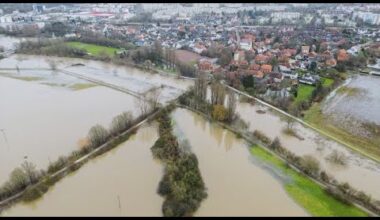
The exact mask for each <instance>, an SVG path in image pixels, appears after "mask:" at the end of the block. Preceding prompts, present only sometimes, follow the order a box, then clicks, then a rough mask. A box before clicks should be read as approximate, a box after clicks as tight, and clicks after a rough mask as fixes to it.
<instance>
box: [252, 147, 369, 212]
mask: <svg viewBox="0 0 380 220" xmlns="http://www.w3.org/2000/svg"><path fill="white" fill-rule="evenodd" d="M250 152H251V154H252V155H254V156H256V157H257V158H259V159H261V160H263V161H265V162H269V163H271V164H272V165H274V166H275V167H276V168H277V169H279V170H281V171H282V172H283V173H285V174H287V175H288V176H289V177H291V178H292V181H291V182H289V183H286V184H285V190H286V191H287V192H288V194H289V195H290V196H291V197H292V198H293V199H294V200H295V201H296V202H297V203H298V204H299V205H301V206H302V207H303V208H304V209H305V210H306V211H307V212H308V213H309V214H311V215H313V216H368V214H367V213H365V212H364V211H362V210H360V209H358V208H356V207H355V206H353V205H346V204H344V203H342V202H340V201H338V200H337V199H335V198H334V197H332V196H330V195H329V194H328V193H327V192H325V190H324V189H323V188H322V187H321V186H320V185H318V184H317V183H315V182H313V181H312V180H310V179H309V178H308V177H306V176H304V175H303V174H301V173H298V172H296V171H295V170H293V169H292V168H289V167H287V166H286V164H285V163H284V162H283V161H282V160H280V159H279V158H277V157H276V156H274V155H272V154H271V153H269V152H267V151H265V150H264V149H262V147H259V146H257V145H255V146H252V147H251V148H250Z"/></svg>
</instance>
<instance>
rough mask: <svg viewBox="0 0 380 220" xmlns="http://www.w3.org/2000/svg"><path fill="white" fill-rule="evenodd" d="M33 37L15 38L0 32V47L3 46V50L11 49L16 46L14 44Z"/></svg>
mask: <svg viewBox="0 0 380 220" xmlns="http://www.w3.org/2000/svg"><path fill="white" fill-rule="evenodd" d="M32 39H33V38H17V37H10V36H5V35H2V34H0V47H3V48H4V50H13V49H15V48H16V45H17V44H18V43H20V42H21V41H24V40H32Z"/></svg>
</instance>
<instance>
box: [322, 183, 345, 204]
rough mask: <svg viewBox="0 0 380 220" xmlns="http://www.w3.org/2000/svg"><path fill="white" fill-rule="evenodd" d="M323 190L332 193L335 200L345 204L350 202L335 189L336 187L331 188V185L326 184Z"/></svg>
mask: <svg viewBox="0 0 380 220" xmlns="http://www.w3.org/2000/svg"><path fill="white" fill-rule="evenodd" d="M325 191H326V192H327V193H328V194H330V195H332V196H333V197H334V198H336V199H337V200H339V201H341V202H343V203H344V204H347V205H351V202H350V200H348V199H347V197H346V196H345V195H344V194H343V193H342V192H341V191H339V190H337V189H336V188H333V187H330V186H328V187H327V188H326V189H325Z"/></svg>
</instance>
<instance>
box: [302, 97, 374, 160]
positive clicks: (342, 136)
mask: <svg viewBox="0 0 380 220" xmlns="http://www.w3.org/2000/svg"><path fill="white" fill-rule="evenodd" d="M304 120H305V121H306V122H308V123H310V124H312V125H313V126H315V127H316V128H318V129H320V130H322V131H325V132H327V133H328V134H329V135H331V136H333V137H335V138H336V139H338V140H342V141H344V142H345V143H347V144H349V147H350V148H352V149H355V150H357V151H359V152H362V153H364V154H367V155H371V156H372V157H373V159H375V160H377V161H379V160H380V148H379V146H380V138H378V137H373V138H366V137H360V136H357V135H352V134H351V133H350V132H348V131H346V130H345V129H343V128H339V127H338V126H335V125H333V124H332V123H330V122H329V120H328V119H327V118H326V117H325V116H324V115H323V113H322V111H321V107H320V104H319V103H315V104H313V105H312V106H311V107H310V109H309V110H307V111H306V112H305V116H304Z"/></svg>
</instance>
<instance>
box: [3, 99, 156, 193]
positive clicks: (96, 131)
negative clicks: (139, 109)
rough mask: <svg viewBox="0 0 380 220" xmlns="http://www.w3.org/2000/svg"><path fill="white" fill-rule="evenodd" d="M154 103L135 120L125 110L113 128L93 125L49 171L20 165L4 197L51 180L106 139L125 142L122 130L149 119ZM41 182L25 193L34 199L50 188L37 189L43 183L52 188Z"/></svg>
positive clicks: (4, 187) (11, 178) (52, 164)
mask: <svg viewBox="0 0 380 220" xmlns="http://www.w3.org/2000/svg"><path fill="white" fill-rule="evenodd" d="M146 102H147V101H146ZM151 106H152V108H148V109H147V110H146V111H145V114H142V115H140V116H139V117H137V118H135V119H134V118H133V116H132V113H131V112H123V113H121V114H120V115H117V116H116V117H114V118H113V120H112V122H111V124H110V128H109V129H106V128H104V127H103V126H101V125H95V126H93V127H92V128H91V129H90V130H89V132H88V135H87V138H86V139H85V140H84V141H82V142H81V149H79V150H76V151H73V152H72V153H71V154H70V155H69V156H68V157H66V156H60V157H59V158H58V159H57V160H56V161H55V162H51V163H50V164H49V166H48V169H47V170H46V171H44V170H37V169H36V166H35V165H34V164H33V163H31V162H28V161H25V162H24V163H23V164H22V165H21V167H18V168H16V169H14V170H13V171H12V172H11V174H10V177H9V180H8V181H7V182H5V183H4V184H3V185H2V186H1V187H0V200H4V199H7V198H9V197H11V196H13V195H15V194H17V193H19V192H21V191H22V190H24V189H26V188H27V187H28V186H31V185H33V184H36V183H37V182H41V180H43V179H44V178H45V177H47V179H49V176H47V174H53V173H55V172H57V171H58V170H60V169H62V168H64V167H66V166H69V165H70V166H71V165H72V163H73V162H74V161H76V160H77V159H79V158H80V157H82V156H83V155H85V154H86V153H89V152H90V151H91V150H93V149H96V148H98V147H100V146H101V145H103V144H105V143H106V142H108V141H110V140H111V139H112V138H115V139H114V140H113V141H111V142H110V143H109V144H108V145H107V148H111V147H114V146H117V145H118V144H120V143H121V142H122V141H125V139H126V137H127V136H126V135H124V136H120V134H121V133H123V132H124V131H126V130H128V129H129V128H131V127H132V126H133V125H136V124H137V123H139V122H140V121H142V120H143V119H145V117H146V116H147V115H148V114H151V112H153V111H154V110H156V108H157V107H156V108H154V107H153V106H154V105H152V104H151ZM43 182H44V181H43ZM45 182H46V181H45ZM50 182H51V181H50ZM38 185H39V186H37V187H34V188H35V189H30V190H28V191H27V192H26V193H25V195H24V197H25V198H26V199H29V200H31V199H34V198H36V196H41V195H42V193H43V192H46V191H47V189H46V190H45V189H44V190H43V192H37V191H41V190H40V188H41V187H40V185H41V186H43V188H46V187H48V186H47V185H46V184H43V183H39V184H38ZM41 189H42V188H41ZM36 190H37V191H36Z"/></svg>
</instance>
